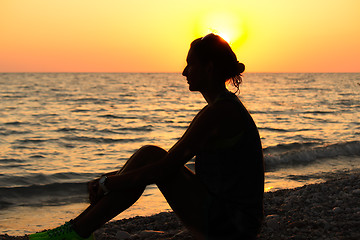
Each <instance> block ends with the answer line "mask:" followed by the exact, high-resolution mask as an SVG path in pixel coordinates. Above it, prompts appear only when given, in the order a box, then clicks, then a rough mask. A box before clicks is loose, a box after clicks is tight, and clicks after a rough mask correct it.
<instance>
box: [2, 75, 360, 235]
mask: <svg viewBox="0 0 360 240" xmlns="http://www.w3.org/2000/svg"><path fill="white" fill-rule="evenodd" d="M0 86H1V88H0V150H1V151H0V170H1V171H0V234H6V233H7V234H10V235H23V234H26V233H31V232H34V231H39V230H42V229H45V228H52V227H55V226H58V225H60V224H63V223H64V222H65V221H68V220H69V219H71V218H74V217H76V216H77V215H78V214H79V213H80V212H81V211H82V210H83V209H85V208H86V206H87V193H86V182H88V181H89V180H91V179H93V178H95V177H97V176H99V175H100V174H102V173H105V172H110V171H114V170H117V169H119V168H120V167H121V166H122V165H123V164H124V163H125V161H126V160H127V159H128V158H129V157H130V156H131V154H132V153H134V152H135V151H136V149H138V148H140V147H141V146H143V145H146V144H155V145H158V146H161V147H163V148H165V149H169V148H170V147H171V146H172V145H173V144H174V143H175V142H176V141H177V140H178V139H179V138H180V137H181V135H182V134H183V133H184V131H185V130H186V128H187V126H188V125H189V123H190V121H191V120H192V118H193V117H194V116H195V115H196V113H197V112H198V111H199V110H200V109H201V108H203V106H204V105H205V104H206V103H205V101H204V100H203V98H202V96H201V95H200V94H199V93H192V92H189V91H188V86H187V83H186V80H185V79H184V77H182V76H181V74H180V73H0ZM239 97H240V99H241V100H242V101H243V103H244V104H245V106H246V107H247V108H248V110H249V111H250V113H251V114H252V116H253V118H254V120H255V122H256V124H257V126H258V128H259V132H260V136H261V139H262V144H263V149H264V155H265V162H266V175H265V176H266V179H265V181H266V182H265V190H266V191H275V190H278V189H285V188H294V187H299V186H302V185H305V184H311V183H317V182H321V181H323V180H324V179H325V178H326V176H328V175H329V174H332V173H336V172H337V171H348V170H352V169H358V168H359V166H360V73H246V74H244V77H243V84H242V86H241V93H240V95H239ZM193 165H194V162H193V161H190V162H189V163H188V166H189V167H190V168H193ZM169 210H171V209H170V207H169V206H168V205H167V203H166V201H165V200H164V199H163V197H162V196H161V193H160V192H159V190H157V188H156V187H155V186H154V185H150V186H148V188H147V189H146V191H145V193H144V195H143V197H141V199H140V200H139V201H138V202H137V203H136V204H135V205H134V206H133V207H131V208H130V209H128V210H127V211H125V212H124V213H122V214H120V215H119V216H118V217H117V218H116V219H121V218H128V217H133V216H137V215H142V216H144V215H145V216H146V215H152V214H156V213H159V212H161V211H169Z"/></svg>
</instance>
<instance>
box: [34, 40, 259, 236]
mask: <svg viewBox="0 0 360 240" xmlns="http://www.w3.org/2000/svg"><path fill="white" fill-rule="evenodd" d="M244 69H245V66H244V65H243V64H242V63H239V62H238V61H237V58H236V55H235V54H234V52H233V51H232V49H231V48H230V46H229V44H228V43H227V42H226V41H224V40H223V39H222V38H221V37H219V36H217V35H214V34H209V35H206V36H205V37H203V38H199V39H196V40H194V41H193V42H192V43H191V47H190V50H189V53H188V56H187V66H186V67H185V69H184V71H183V73H182V74H183V76H185V77H186V79H187V82H188V84H189V89H190V91H199V92H200V93H201V94H202V95H203V97H204V98H205V100H206V102H207V105H206V106H205V107H204V108H203V109H202V110H201V111H200V112H199V113H198V114H197V115H196V117H195V118H194V119H193V121H192V122H191V124H190V126H189V127H188V129H187V130H186V132H185V133H184V135H183V136H182V137H181V138H180V140H179V141H178V142H176V143H175V145H174V146H173V147H172V148H171V149H170V150H169V151H166V150H164V149H162V148H160V147H157V146H150V145H149V146H144V147H142V148H140V149H139V150H138V151H136V152H135V153H134V154H133V155H132V156H131V157H130V159H129V160H128V161H127V162H126V164H125V165H124V166H123V167H122V168H121V169H120V170H119V171H118V172H112V173H108V174H104V175H103V176H102V177H100V178H98V179H95V180H93V181H91V182H90V183H89V184H88V188H89V198H90V203H91V204H90V206H89V207H88V208H87V209H86V210H85V211H84V212H83V213H81V214H80V215H79V216H78V217H76V218H75V219H73V220H71V221H70V222H68V223H66V224H65V225H62V226H60V227H58V228H56V229H53V230H49V231H47V232H42V233H36V234H33V235H30V236H29V238H30V239H42V240H44V239H62V240H63V239H94V238H93V235H92V233H93V232H94V231H95V230H96V229H98V228H100V227H101V226H102V225H103V224H104V223H106V222H107V221H109V220H111V219H112V218H113V217H115V216H116V215H118V214H119V213H121V212H122V211H124V210H125V209H127V208H129V207H130V206H131V205H133V204H134V203H135V202H136V201H137V200H138V199H139V197H140V196H141V195H142V193H143V191H144V189H145V187H146V186H147V185H148V184H153V183H155V184H156V185H157V186H158V188H159V189H160V191H161V192H162V194H163V195H164V197H165V198H166V200H167V202H168V203H169V205H170V206H171V208H172V209H173V211H174V212H175V213H176V215H177V216H178V217H179V218H180V220H181V221H182V222H183V223H184V225H185V226H186V227H187V228H188V229H189V231H190V232H191V233H192V235H193V236H194V238H195V239H221V240H230V239H256V236H257V234H258V233H259V231H260V226H261V221H262V218H263V192H264V166H263V154H262V147H261V142H260V137H259V134H258V131H257V127H256V125H255V123H254V121H253V120H252V118H251V116H250V114H249V112H248V111H247V110H246V108H245V107H244V105H243V104H242V103H241V101H240V100H239V99H238V97H237V96H236V95H235V94H234V93H232V92H230V91H228V90H227V88H226V83H227V82H228V81H230V82H232V83H233V85H234V86H235V87H236V88H237V91H238V90H239V84H240V83H241V81H242V78H241V73H242V72H243V71H244ZM193 157H196V159H195V173H193V172H192V171H191V170H190V169H188V168H187V167H186V166H184V164H185V163H186V162H188V161H189V160H190V159H192V158H193Z"/></svg>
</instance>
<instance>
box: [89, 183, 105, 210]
mask: <svg viewBox="0 0 360 240" xmlns="http://www.w3.org/2000/svg"><path fill="white" fill-rule="evenodd" d="M88 192H89V200H90V204H91V205H93V204H96V203H97V202H98V201H99V200H100V199H101V198H102V197H103V196H104V192H103V190H102V189H101V187H100V185H99V179H98V178H97V179H95V180H92V181H90V182H88Z"/></svg>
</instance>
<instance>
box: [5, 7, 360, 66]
mask: <svg viewBox="0 0 360 240" xmlns="http://www.w3.org/2000/svg"><path fill="white" fill-rule="evenodd" d="M209 31H215V32H217V33H219V34H223V36H224V38H228V40H229V42H230V43H231V45H232V46H233V48H234V50H235V52H236V54H237V56H238V58H239V60H240V61H242V62H244V63H245V65H246V67H247V68H246V69H247V71H248V72H360V44H359V43H360V1H358V0H302V1H289V0H271V1H269V0H244V1H241V0H222V1H212V0H197V1H194V0H182V1H173V0H151V1H149V0H137V1H130V0H127V1H123V0H101V1H99V0H1V1H0V34H1V35H0V72H180V71H182V68H183V67H184V65H185V58H186V54H187V51H188V47H189V44H190V42H191V41H192V40H193V39H194V38H196V37H199V36H202V35H204V34H206V33H208V32H209Z"/></svg>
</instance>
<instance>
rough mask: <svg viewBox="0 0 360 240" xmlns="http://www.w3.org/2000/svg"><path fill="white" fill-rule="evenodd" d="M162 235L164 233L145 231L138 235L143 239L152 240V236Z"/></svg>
mask: <svg viewBox="0 0 360 240" xmlns="http://www.w3.org/2000/svg"><path fill="white" fill-rule="evenodd" d="M162 234H164V232H163V231H153V230H144V231H141V232H140V233H139V234H138V235H139V236H140V237H142V238H150V237H151V236H154V235H162Z"/></svg>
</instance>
